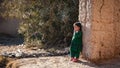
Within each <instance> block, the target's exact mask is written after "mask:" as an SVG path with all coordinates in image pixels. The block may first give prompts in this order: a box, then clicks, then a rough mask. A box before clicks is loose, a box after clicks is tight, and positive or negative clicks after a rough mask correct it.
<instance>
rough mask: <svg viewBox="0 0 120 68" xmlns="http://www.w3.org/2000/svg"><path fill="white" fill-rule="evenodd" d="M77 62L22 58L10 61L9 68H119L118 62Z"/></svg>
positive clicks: (119, 63)
mask: <svg viewBox="0 0 120 68" xmlns="http://www.w3.org/2000/svg"><path fill="white" fill-rule="evenodd" d="M79 60H80V61H79V62H76V63H75V62H72V61H70V58H69V56H68V55H67V56H54V57H39V58H24V59H19V60H15V61H12V62H10V63H9V64H8V67H10V66H11V67H10V68H120V62H113V63H105V64H100V65H95V64H93V63H91V62H89V61H86V60H83V59H79Z"/></svg>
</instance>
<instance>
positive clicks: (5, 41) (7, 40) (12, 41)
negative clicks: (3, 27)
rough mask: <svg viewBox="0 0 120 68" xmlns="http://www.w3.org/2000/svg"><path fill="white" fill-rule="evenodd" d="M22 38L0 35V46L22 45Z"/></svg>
mask: <svg viewBox="0 0 120 68" xmlns="http://www.w3.org/2000/svg"><path fill="white" fill-rule="evenodd" d="M23 42H24V38H23V37H22V36H10V35H6V34H0V46H2V45H4V46H5V45H6V46H7V45H8V46H10V45H20V44H23Z"/></svg>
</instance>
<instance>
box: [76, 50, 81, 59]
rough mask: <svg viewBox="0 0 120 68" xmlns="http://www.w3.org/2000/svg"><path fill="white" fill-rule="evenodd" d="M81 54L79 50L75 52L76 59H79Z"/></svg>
mask: <svg viewBox="0 0 120 68" xmlns="http://www.w3.org/2000/svg"><path fill="white" fill-rule="evenodd" d="M79 56H80V51H78V52H76V53H75V57H76V59H79Z"/></svg>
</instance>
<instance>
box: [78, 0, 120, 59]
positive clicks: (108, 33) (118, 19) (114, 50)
mask: <svg viewBox="0 0 120 68" xmlns="http://www.w3.org/2000/svg"><path fill="white" fill-rule="evenodd" d="M79 1H80V4H79V21H81V22H82V24H83V45H84V46H83V47H84V48H83V55H84V56H85V57H86V58H88V59H91V60H94V61H97V60H104V59H110V58H113V57H118V56H119V55H120V51H119V50H120V40H119V39H120V27H119V26H120V7H119V6H120V4H119V3H120V0H79Z"/></svg>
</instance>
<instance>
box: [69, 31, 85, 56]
mask: <svg viewBox="0 0 120 68" xmlns="http://www.w3.org/2000/svg"><path fill="white" fill-rule="evenodd" d="M82 47H83V46H82V32H81V31H77V32H74V34H73V37H72V41H71V46H70V55H71V57H76V58H79V55H80V52H81V51H82Z"/></svg>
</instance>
